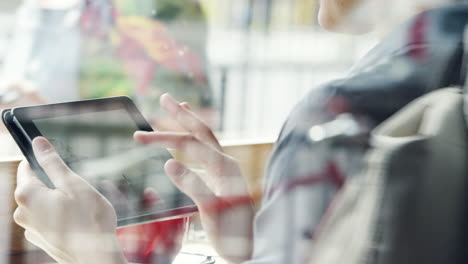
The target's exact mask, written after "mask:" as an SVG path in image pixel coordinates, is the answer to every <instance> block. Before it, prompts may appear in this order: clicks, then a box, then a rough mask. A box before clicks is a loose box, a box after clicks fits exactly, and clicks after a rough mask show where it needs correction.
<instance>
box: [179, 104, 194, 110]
mask: <svg viewBox="0 0 468 264" xmlns="http://www.w3.org/2000/svg"><path fill="white" fill-rule="evenodd" d="M180 106H182V107H183V108H185V109H187V110H192V108H190V105H189V104H188V103H187V102H183V103H181V104H180Z"/></svg>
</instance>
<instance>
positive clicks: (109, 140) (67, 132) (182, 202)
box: [33, 109, 193, 219]
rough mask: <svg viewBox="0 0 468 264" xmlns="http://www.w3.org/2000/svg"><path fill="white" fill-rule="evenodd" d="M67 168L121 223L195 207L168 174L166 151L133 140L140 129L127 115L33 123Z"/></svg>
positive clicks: (100, 114) (120, 111)
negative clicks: (102, 199)
mask: <svg viewBox="0 0 468 264" xmlns="http://www.w3.org/2000/svg"><path fill="white" fill-rule="evenodd" d="M33 123H34V125H35V126H36V127H37V129H38V130H39V132H40V133H41V134H42V135H43V136H44V137H46V138H47V139H49V140H50V142H51V143H52V144H53V145H54V146H55V148H56V149H57V151H58V152H59V154H60V155H61V157H62V158H63V159H64V161H65V162H66V163H67V165H68V166H69V167H70V168H71V169H72V170H73V171H75V172H76V173H77V174H78V175H80V176H81V177H83V178H85V179H86V180H87V181H88V182H89V183H90V184H91V185H93V186H94V187H95V188H96V189H97V190H98V191H100V192H101V193H102V194H103V195H104V196H105V197H106V198H107V199H108V200H109V201H110V202H111V203H112V205H113V206H114V208H115V210H116V213H117V216H118V218H119V219H122V218H128V217H135V216H141V215H150V214H154V213H158V212H165V211H168V210H170V209H173V208H180V207H184V206H191V205H193V202H192V201H191V200H190V199H189V198H188V197H187V196H186V195H184V194H183V193H181V192H180V191H179V190H178V189H177V188H176V187H175V186H174V184H173V183H172V182H171V181H170V179H169V178H168V176H166V174H165V172H164V163H165V162H166V161H167V160H168V159H169V158H171V156H170V154H169V152H168V151H167V150H165V149H162V148H156V147H148V146H141V145H140V144H138V143H137V142H135V141H134V140H133V133H134V132H135V131H137V130H139V129H138V127H137V125H136V124H135V122H134V121H133V120H132V118H131V116H130V115H129V114H128V112H127V111H126V110H124V109H117V110H116V109H113V110H105V111H99V112H92V113H80V114H72V115H67V116H60V117H53V118H43V119H35V120H33Z"/></svg>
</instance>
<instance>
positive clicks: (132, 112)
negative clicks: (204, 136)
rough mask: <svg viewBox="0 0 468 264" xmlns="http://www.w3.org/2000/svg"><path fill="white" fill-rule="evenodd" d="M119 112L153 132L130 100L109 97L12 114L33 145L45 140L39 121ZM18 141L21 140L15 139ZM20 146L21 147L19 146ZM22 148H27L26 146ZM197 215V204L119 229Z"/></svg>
mask: <svg viewBox="0 0 468 264" xmlns="http://www.w3.org/2000/svg"><path fill="white" fill-rule="evenodd" d="M119 109H122V110H125V111H126V112H127V113H128V114H129V116H130V117H131V118H132V120H133V121H134V122H135V125H136V126H137V127H138V129H139V130H141V131H149V132H150V131H153V129H152V127H151V125H150V124H149V123H148V122H147V121H146V119H145V118H144V117H143V115H142V114H141V113H140V111H139V110H138V108H137V107H136V105H135V104H134V103H133V101H132V100H131V99H130V98H129V97H126V96H117V97H108V98H100V99H91V100H83V101H74V102H66V103H58V104H49V105H37V106H29V107H18V108H14V109H12V110H11V112H10V114H11V116H12V117H13V118H15V120H16V122H17V124H16V125H19V126H20V127H22V131H24V133H26V134H27V137H29V139H27V137H23V140H27V141H29V140H31V141H32V140H33V139H34V138H36V137H38V136H42V134H41V133H40V132H39V130H38V129H37V127H36V125H35V124H34V120H36V119H46V118H54V117H64V116H69V115H79V114H84V113H92V112H97V111H112V110H119ZM16 122H15V123H16ZM10 132H11V131H10ZM15 141H17V140H16V139H15ZM17 143H18V144H19V142H17ZM22 144H24V142H23V143H22ZM30 144H31V142H29V145H30ZM20 147H21V146H20ZM23 147H24V146H23ZM24 152H27V154H26V153H25V155H26V156H29V157H30V158H32V159H34V162H35V163H37V161H36V160H35V157H34V154H33V153H32V149H31V148H26V149H25V150H24ZM169 154H170V153H169ZM33 167H36V166H33ZM36 169H37V168H36ZM41 171H42V169H41ZM197 211H198V209H197V207H196V205H195V204H193V205H189V206H183V207H177V208H173V209H169V210H166V211H159V212H155V213H149V214H145V215H139V216H134V217H127V218H121V219H118V223H117V225H118V227H124V226H131V225H136V224H142V223H149V222H157V221H163V220H168V219H173V218H182V217H188V216H190V215H193V214H194V213H196V212H197Z"/></svg>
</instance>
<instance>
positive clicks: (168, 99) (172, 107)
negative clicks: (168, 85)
mask: <svg viewBox="0 0 468 264" xmlns="http://www.w3.org/2000/svg"><path fill="white" fill-rule="evenodd" d="M163 99H164V100H163V102H165V103H164V105H165V106H166V107H167V108H168V110H169V111H177V109H178V108H179V103H178V102H177V101H176V100H175V99H174V98H172V96H171V95H170V94H164V95H163Z"/></svg>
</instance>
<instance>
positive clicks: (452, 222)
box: [310, 34, 468, 264]
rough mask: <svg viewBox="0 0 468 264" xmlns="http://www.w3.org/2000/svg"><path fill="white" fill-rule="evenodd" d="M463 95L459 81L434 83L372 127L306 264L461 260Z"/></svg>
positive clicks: (467, 154) (467, 221)
mask: <svg viewBox="0 0 468 264" xmlns="http://www.w3.org/2000/svg"><path fill="white" fill-rule="evenodd" d="M465 35H466V34H465ZM465 40H466V37H465ZM465 42H466V41H465ZM464 97H465V95H464V93H463V92H462V89H460V88H446V89H441V90H437V91H434V92H432V93H429V94H427V95H425V96H422V97H420V98H418V99H416V100H415V101H413V102H412V103H410V104H409V105H408V106H406V107H405V108H403V109H402V110H401V111H399V112H398V113H396V114H395V115H393V116H392V117H391V118H390V119H388V120H386V121H385V122H384V123H383V124H382V125H380V126H379V127H377V128H376V129H375V130H374V131H373V133H372V135H371V148H370V150H369V152H368V153H367V155H366V157H365V169H364V170H363V171H362V173H361V174H359V175H356V176H354V177H352V178H351V179H350V180H349V181H348V182H346V184H345V186H344V187H343V189H342V190H341V191H340V193H339V194H338V195H337V197H336V198H335V200H334V201H333V203H332V205H331V206H330V208H329V210H328V212H327V214H326V216H325V217H324V219H323V221H322V224H321V226H320V229H319V232H318V234H317V235H316V237H315V238H314V241H313V247H312V251H311V258H310V264H312V263H313V264H419V263H424V264H432V263H434V264H442V263H443V264H446V263H462V255H463V252H464V251H467V250H468V248H463V247H464V243H465V242H466V241H465V238H464V237H465V230H466V226H468V218H466V209H467V208H468V206H467V205H466V203H467V202H468V200H467V197H468V196H467V194H468V188H467V187H468V166H467V165H468V162H467V161H468V160H467V158H468V141H467V126H466V122H465V117H464V110H463V106H464V100H465V99H464Z"/></svg>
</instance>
